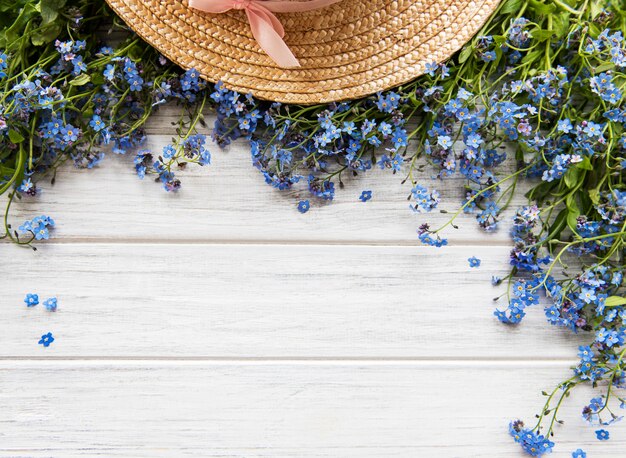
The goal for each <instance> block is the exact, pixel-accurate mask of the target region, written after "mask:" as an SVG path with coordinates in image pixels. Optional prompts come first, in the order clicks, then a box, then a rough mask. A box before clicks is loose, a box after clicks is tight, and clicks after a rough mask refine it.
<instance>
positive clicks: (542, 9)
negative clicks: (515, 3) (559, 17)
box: [528, 0, 556, 14]
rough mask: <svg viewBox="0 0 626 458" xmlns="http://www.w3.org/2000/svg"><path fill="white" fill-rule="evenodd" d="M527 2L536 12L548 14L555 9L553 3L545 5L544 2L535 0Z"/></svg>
mask: <svg viewBox="0 0 626 458" xmlns="http://www.w3.org/2000/svg"><path fill="white" fill-rule="evenodd" d="M528 4H529V5H530V7H531V8H532V9H533V10H535V12H536V13H537V14H550V13H554V11H555V10H556V6H555V5H554V3H550V4H548V5H546V4H545V3H541V2H539V1H537V0H528Z"/></svg>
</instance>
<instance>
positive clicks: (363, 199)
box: [359, 191, 372, 202]
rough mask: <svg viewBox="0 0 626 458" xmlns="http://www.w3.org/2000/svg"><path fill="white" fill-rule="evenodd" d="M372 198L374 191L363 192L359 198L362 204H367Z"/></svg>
mask: <svg viewBox="0 0 626 458" xmlns="http://www.w3.org/2000/svg"><path fill="white" fill-rule="evenodd" d="M371 198H372V191H363V192H362V193H361V195H360V196H359V200H360V201H361V202H367V201H368V200H370V199H371Z"/></svg>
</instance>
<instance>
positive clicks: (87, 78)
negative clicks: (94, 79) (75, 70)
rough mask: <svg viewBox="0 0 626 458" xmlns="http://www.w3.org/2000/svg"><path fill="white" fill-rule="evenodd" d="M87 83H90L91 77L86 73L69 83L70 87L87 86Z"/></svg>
mask: <svg viewBox="0 0 626 458" xmlns="http://www.w3.org/2000/svg"><path fill="white" fill-rule="evenodd" d="M89 81H91V77H90V76H89V75H88V74H86V73H82V74H80V75H79V76H77V77H76V78H74V79H73V80H72V81H70V85H71V86H83V85H85V84H87V83H88V82H89Z"/></svg>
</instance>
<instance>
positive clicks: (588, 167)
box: [576, 156, 593, 170]
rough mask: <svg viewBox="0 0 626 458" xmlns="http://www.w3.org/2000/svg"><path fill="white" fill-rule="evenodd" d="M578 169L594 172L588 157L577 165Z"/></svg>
mask: <svg viewBox="0 0 626 458" xmlns="http://www.w3.org/2000/svg"><path fill="white" fill-rule="evenodd" d="M576 167H577V168H579V169H583V170H593V165H591V161H590V160H589V157H588V156H585V157H584V158H583V160H582V161H580V162H579V163H578V164H576Z"/></svg>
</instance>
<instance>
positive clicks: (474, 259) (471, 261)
mask: <svg viewBox="0 0 626 458" xmlns="http://www.w3.org/2000/svg"><path fill="white" fill-rule="evenodd" d="M467 261H468V262H469V266H470V267H479V266H480V259H478V258H477V257H476V256H472V257H471V258H468V260H467Z"/></svg>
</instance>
